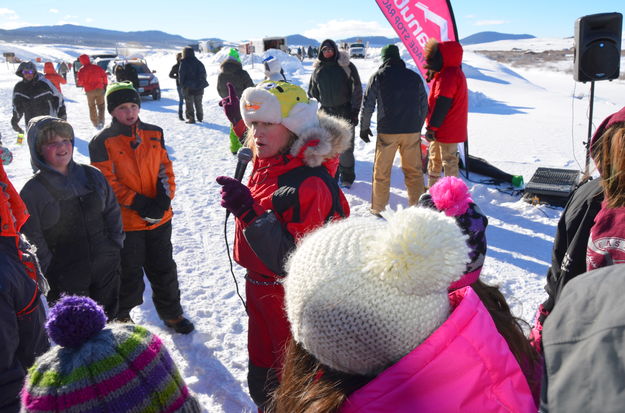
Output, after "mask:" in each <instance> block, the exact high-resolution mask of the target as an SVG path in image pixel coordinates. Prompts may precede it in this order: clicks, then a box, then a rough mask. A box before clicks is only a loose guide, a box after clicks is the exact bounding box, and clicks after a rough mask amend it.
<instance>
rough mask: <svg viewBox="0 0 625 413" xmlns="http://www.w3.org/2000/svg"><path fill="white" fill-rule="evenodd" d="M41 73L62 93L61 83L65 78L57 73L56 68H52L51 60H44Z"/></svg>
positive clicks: (64, 82) (64, 81)
mask: <svg viewBox="0 0 625 413" xmlns="http://www.w3.org/2000/svg"><path fill="white" fill-rule="evenodd" d="M43 73H44V76H45V77H46V79H48V80H49V81H50V82H52V84H53V85H54V86H55V87H56V88H57V89H58V90H59V92H60V93H63V91H62V90H61V85H64V84H66V83H67V80H65V78H64V77H63V76H61V75H59V74H58V73H57V72H56V70H54V65H53V64H52V62H46V63H45V64H44V65H43Z"/></svg>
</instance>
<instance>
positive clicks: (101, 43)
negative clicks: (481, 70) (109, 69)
mask: <svg viewBox="0 0 625 413" xmlns="http://www.w3.org/2000/svg"><path fill="white" fill-rule="evenodd" d="M532 38H534V36H532V35H529V34H506V33H498V32H480V33H475V34H472V35H471V36H467V37H465V38H464V39H461V40H460V42H461V43H462V44H463V45H470V44H477V43H488V42H494V41H497V40H517V39H532ZM286 39H287V43H288V44H289V45H294V46H316V47H318V46H319V44H320V42H319V41H318V40H315V39H311V38H309V37H306V36H302V35H301V34H292V35H290V36H286ZM0 40H2V41H5V42H10V43H12V42H22V43H48V44H49V43H52V44H55V43H56V44H69V45H86V46H97V47H115V46H120V45H122V46H123V45H124V44H125V45H129V44H133V43H134V44H140V45H143V46H149V47H156V48H178V47H182V46H187V45H190V44H193V43H197V42H198V40H196V39H187V38H184V37H182V36H179V35H176V34H169V33H165V32H162V31H159V30H144V31H134V32H122V31H118V30H106V29H98V28H95V27H85V26H77V25H73V24H64V25H59V26H34V27H22V28H19V29H13V30H1V29H0ZM203 40H206V39H203ZM209 40H217V41H219V40H221V39H218V38H211V39H209ZM334 40H335V41H336V42H339V43H342V42H346V43H354V42H362V43H365V44H367V43H368V44H369V46H373V47H381V46H384V45H387V44H389V43H398V42H399V38H398V37H394V38H390V37H383V36H362V37H349V38H346V39H334Z"/></svg>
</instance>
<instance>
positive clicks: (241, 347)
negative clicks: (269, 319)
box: [0, 39, 625, 413]
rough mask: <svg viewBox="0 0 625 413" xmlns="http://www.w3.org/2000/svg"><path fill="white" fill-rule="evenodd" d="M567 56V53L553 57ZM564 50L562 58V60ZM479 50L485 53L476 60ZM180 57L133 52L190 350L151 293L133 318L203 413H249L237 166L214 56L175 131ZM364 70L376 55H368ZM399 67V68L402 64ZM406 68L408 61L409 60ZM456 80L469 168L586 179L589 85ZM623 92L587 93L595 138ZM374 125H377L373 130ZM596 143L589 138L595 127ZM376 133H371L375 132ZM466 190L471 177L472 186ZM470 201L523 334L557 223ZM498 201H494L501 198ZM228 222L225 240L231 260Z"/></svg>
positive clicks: (6, 95)
mask: <svg viewBox="0 0 625 413" xmlns="http://www.w3.org/2000/svg"><path fill="white" fill-rule="evenodd" d="M552 41H553V39H547V40H545V41H541V39H532V42H531V43H528V42H527V41H519V43H515V42H507V43H506V45H507V46H506V47H509V48H513V47H518V48H523V49H525V48H532V50H537V51H540V50H545V49H546V48H547V49H548V48H549V47H551V45H546V44H545V43H546V42H552ZM563 43H564V44H568V39H565V40H564V41H561V42H556V43H555V44H556V45H557V46H553V47H554V48H560V47H561V46H559V44H563ZM563 47H567V46H563ZM0 48H2V50H3V51H13V52H15V53H16V55H17V56H19V57H20V58H22V59H34V58H36V57H41V58H43V60H44V61H45V60H46V59H50V60H53V61H56V60H58V59H65V60H74V59H75V58H76V57H77V56H78V55H79V54H81V53H84V52H87V53H90V54H91V53H98V52H99V53H101V52H106V50H100V49H88V48H79V47H74V46H60V45H43V46H42V45H16V44H6V43H0ZM483 49H488V47H484V48H483ZM176 52H177V50H144V51H142V53H143V54H144V56H145V57H146V59H147V60H148V64H149V66H150V68H151V69H153V70H156V74H157V76H158V77H159V80H160V84H161V88H162V99H161V100H160V101H152V99H151V98H149V97H147V98H144V99H143V103H142V108H141V115H140V116H141V119H143V120H144V121H146V122H149V123H155V124H157V125H159V126H161V127H162V128H163V129H164V131H165V142H166V144H167V147H168V150H169V153H170V156H171V158H172V160H173V162H174V170H175V173H176V180H177V193H176V198H175V200H174V201H173V208H174V213H175V217H174V221H173V228H174V233H173V245H174V254H175V259H176V262H177V263H178V272H179V279H180V284H181V290H182V301H183V307H184V309H185V312H186V314H187V316H189V317H190V318H191V319H192V320H193V321H194V323H195V326H196V331H195V332H194V333H192V334H191V335H189V336H181V335H174V334H172V333H171V332H170V331H169V330H167V329H166V328H164V327H163V325H162V323H161V322H160V320H159V319H158V317H157V314H156V311H155V310H154V307H153V305H152V302H151V298H150V297H151V291H150V289H149V287H148V288H147V290H146V293H145V295H144V300H145V303H144V304H143V305H142V306H141V307H140V308H137V309H135V310H134V311H133V313H132V317H133V319H134V320H135V321H136V322H138V323H141V324H144V325H146V326H148V327H149V328H150V329H151V330H153V331H154V332H156V333H157V334H159V335H160V336H161V337H162V338H163V339H164V341H165V342H166V344H167V346H168V348H169V349H170V351H171V353H172V355H173V357H174V359H175V360H176V362H177V364H178V366H179V367H180V369H181V371H182V374H183V376H184V377H185V378H186V380H187V383H188V384H189V386H190V387H191V389H192V390H193V391H194V392H195V393H196V394H197V395H198V398H199V401H200V402H201V404H202V405H203V406H204V407H205V409H206V411H207V412H227V413H235V412H237V413H238V412H242V411H254V410H255V409H254V405H253V403H252V401H251V399H250V397H249V396H248V394H247V386H246V373H247V352H246V341H247V328H246V325H247V319H246V315H245V311H244V308H243V306H242V304H241V302H240V300H239V298H238V297H237V295H236V292H235V284H234V281H233V278H232V275H231V274H230V269H229V268H230V267H229V265H230V264H229V261H228V256H227V254H226V245H225V242H224V217H225V212H224V210H223V209H222V208H221V207H220V205H219V201H220V198H219V186H218V185H217V184H216V183H215V177H216V176H218V175H232V174H233V173H234V169H235V159H234V158H233V157H232V155H231V154H230V152H229V150H228V122H227V120H226V118H225V116H224V115H223V113H222V110H221V108H220V107H219V106H218V105H217V102H218V101H219V97H218V95H217V91H216V84H217V81H216V78H217V74H218V73H219V62H220V61H221V60H222V59H223V56H222V55H216V56H212V55H210V56H208V55H207V56H200V59H201V60H202V61H203V62H204V64H205V65H206V68H207V72H208V76H209V79H208V81H209V83H210V86H209V87H208V88H207V89H206V92H205V95H204V111H205V115H204V122H203V123H198V124H195V125H187V124H185V123H184V122H181V121H180V120H178V117H177V113H176V112H177V108H178V106H177V105H178V102H177V99H178V96H177V92H176V88H175V83H174V81H173V79H169V78H168V77H167V74H168V73H169V70H170V68H171V66H172V65H173V64H174V63H175V53H176ZM369 52H370V56H374V55H375V56H377V55H378V54H379V53H378V51H375V50H370V51H369ZM403 53H404V57H405V58H408V56H407V54H406V52H405V50H403ZM279 58H280V59H281V60H282V61H283V66H284V67H285V72H286V74H287V78H288V79H290V80H291V81H293V82H294V83H296V84H299V85H300V86H303V87H304V88H306V87H307V85H308V80H309V78H310V74H311V71H312V61H310V60H305V61H304V62H303V64H302V63H300V62H299V61H298V60H297V59H295V58H293V57H290V56H287V55H286V54H281V55H280V56H279ZM260 62H261V57H259V56H256V58H255V59H254V62H253V66H252V59H251V58H250V57H246V58H245V59H244V65H245V69H246V70H248V71H249V72H250V75H251V76H252V79H253V80H254V81H255V82H258V81H260V80H261V79H262V78H263V72H262V64H261V63H260ZM409 62H412V60H409ZM354 63H355V64H356V66H357V67H358V70H359V72H360V76H361V78H362V80H363V84H364V85H366V83H367V81H368V79H369V77H370V76H371V75H372V74H373V73H374V72H375V70H376V69H377V67H378V66H379V65H380V59H379V57H375V58H368V59H359V60H355V61H354ZM15 68H16V66H13V65H11V64H6V63H0V101H1V102H4V104H3V106H2V109H1V110H0V133H2V137H3V138H2V141H3V143H4V145H5V146H7V147H9V148H10V149H11V150H12V151H13V153H14V161H13V163H12V164H11V165H9V166H8V167H6V169H7V172H8V174H9V177H10V178H11V179H12V181H13V183H14V184H15V186H16V187H17V188H18V190H19V189H21V187H22V186H23V184H24V183H25V182H26V180H28V179H29V177H30V176H31V173H32V171H31V169H30V163H29V153H28V148H27V146H26V145H25V144H24V145H18V144H17V143H16V139H15V133H14V132H13V131H12V129H11V126H10V122H9V120H10V117H11V93H12V88H13V85H14V84H15V82H17V80H18V78H17V77H16V76H15V74H14V71H15ZM464 70H465V73H466V75H467V78H468V83H469V89H470V92H471V93H470V106H469V112H470V113H469V139H470V151H471V153H472V154H473V155H476V156H479V157H482V158H485V159H487V160H488V161H489V162H491V163H492V164H494V165H495V166H497V167H499V168H501V169H503V170H504V171H506V172H509V173H512V174H515V175H523V176H524V178H525V182H528V181H529V180H530V178H531V177H532V175H533V173H534V171H535V170H536V168H537V167H541V166H543V167H554V168H568V169H578V170H579V169H583V165H584V154H585V149H584V145H583V141H584V140H585V139H586V135H587V129H588V106H589V90H590V87H589V85H588V84H579V83H576V82H574V80H573V78H572V76H571V75H570V74H563V73H559V72H554V71H548V70H545V69H541V68H540V67H534V68H531V69H527V70H525V69H523V70H520V69H514V70H513V69H511V68H510V67H507V66H504V65H502V64H499V63H497V62H494V61H491V60H488V59H486V58H485V57H483V56H480V55H478V54H475V53H473V52H471V51H466V52H465V57H464ZM68 80H69V84H68V85H64V86H63V92H64V94H65V96H66V101H67V113H68V120H69V121H70V122H71V124H72V125H73V126H74V130H75V132H76V146H75V152H74V154H75V155H74V159H75V160H76V161H78V162H85V163H88V161H89V157H88V150H87V144H88V142H89V140H90V139H91V138H92V136H93V135H94V133H95V130H94V129H93V128H92V126H91V123H90V121H89V116H88V108H87V104H86V98H85V96H84V93H83V91H82V89H79V88H76V87H75V85H74V84H73V77H72V76H69V78H68ZM623 96H625V82H623V81H613V82H598V83H597V84H596V87H595V104H594V114H593V120H594V122H593V123H594V125H595V126H596V125H598V124H599V123H600V122H601V120H602V119H603V118H604V117H605V116H607V115H608V114H610V113H612V112H615V111H616V110H618V109H620V108H621V107H622V105H623V104H624V103H625V102H623ZM374 120H375V116H374ZM593 130H594V126H593ZM374 132H375V131H374ZM374 148H375V146H374V144H373V143H369V144H365V143H364V142H362V141H360V139H358V138H356V149H355V153H356V159H357V164H356V175H357V180H356V182H355V184H354V186H353V187H352V188H351V189H350V190H348V191H347V192H346V194H347V197H348V200H349V202H350V205H351V208H352V215H358V216H367V215H368V212H367V210H368V207H369V200H370V192H371V175H372V165H373V164H372V162H373V154H374ZM471 178H472V179H476V178H477V176H475V175H472V176H471ZM467 183H468V184H469V186H470V188H471V192H472V194H473V198H474V200H475V201H476V203H478V204H479V205H480V206H481V208H482V210H483V211H484V213H486V214H487V215H488V217H489V221H490V222H489V226H488V231H487V236H488V243H489V249H488V255H487V259H486V263H485V266H484V270H483V272H482V277H483V279H484V280H485V281H487V282H490V283H494V284H498V285H500V287H501V288H502V290H503V292H504V294H505V295H506V297H507V298H508V301H509V302H510V304H511V306H512V308H513V311H514V312H515V313H516V314H517V315H519V316H520V317H522V318H524V319H525V320H528V321H531V318H532V315H533V313H534V311H535V309H536V307H537V306H538V304H539V303H540V302H542V301H543V299H544V292H543V285H544V276H545V273H546V271H547V268H548V266H549V262H550V254H551V246H552V242H553V236H554V233H555V226H556V223H557V220H558V218H559V216H560V213H561V209H558V208H549V207H545V206H539V207H536V206H532V205H530V204H527V203H525V202H523V201H521V200H520V199H519V196H515V195H510V194H508V193H505V191H504V192H502V191H500V190H498V188H495V187H493V186H489V185H486V184H482V183H475V182H467ZM391 186H392V188H391V191H392V192H391V201H390V202H391V207H393V208H396V207H397V206H398V205H406V202H407V198H406V192H405V190H404V186H403V176H402V173H401V170H400V168H399V161H398V159H396V163H395V167H394V169H393V175H392V184H391ZM501 189H504V188H501ZM232 233H233V222H232V220H230V222H228V226H227V234H228V240H229V243H230V246H232ZM234 273H235V274H236V278H237V280H238V283H239V287H240V290H241V293H242V294H243V293H244V288H243V286H244V279H243V274H244V272H243V270H242V269H241V268H238V267H237V266H236V264H235V266H234Z"/></svg>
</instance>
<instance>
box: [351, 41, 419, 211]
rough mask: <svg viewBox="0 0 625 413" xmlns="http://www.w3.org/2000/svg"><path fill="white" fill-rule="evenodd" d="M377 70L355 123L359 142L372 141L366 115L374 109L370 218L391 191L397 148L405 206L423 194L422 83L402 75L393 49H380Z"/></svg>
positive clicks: (403, 66)
mask: <svg viewBox="0 0 625 413" xmlns="http://www.w3.org/2000/svg"><path fill="white" fill-rule="evenodd" d="M382 62H383V63H382V66H380V68H379V69H378V71H377V72H376V73H374V74H373V76H371V79H370V80H369V85H368V86H367V90H366V91H365V99H364V103H363V108H362V115H361V117H360V138H361V139H362V140H363V141H365V142H369V136H372V135H373V134H372V133H371V129H370V125H371V115H372V114H373V111H374V109H375V106H376V104H377V106H378V139H377V142H376V147H375V159H374V164H373V188H372V191H371V213H373V214H376V215H378V214H380V212H382V211H383V210H384V208H386V205H387V204H388V199H389V193H390V186H391V168H392V167H393V159H394V158H395V152H396V151H397V149H398V148H399V154H400V156H401V168H402V170H403V171H404V182H405V183H406V190H407V191H408V206H412V205H415V204H416V203H417V201H418V200H419V197H420V196H421V194H423V192H424V185H423V170H422V168H421V127H422V126H423V122H424V121H425V115H426V114H427V110H428V104H427V95H426V93H425V88H424V87H423V81H422V80H421V77H419V75H418V74H416V73H415V72H414V71H412V70H410V69H407V68H406V64H405V63H404V61H403V60H402V59H401V58H400V57H399V49H398V48H397V46H395V45H394V44H390V45H388V46H385V47H383V48H382Z"/></svg>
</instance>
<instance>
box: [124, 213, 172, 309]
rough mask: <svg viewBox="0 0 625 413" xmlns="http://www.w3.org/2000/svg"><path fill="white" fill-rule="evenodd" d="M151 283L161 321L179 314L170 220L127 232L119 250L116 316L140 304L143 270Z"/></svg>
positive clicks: (153, 297) (153, 298)
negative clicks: (145, 228)
mask: <svg viewBox="0 0 625 413" xmlns="http://www.w3.org/2000/svg"><path fill="white" fill-rule="evenodd" d="M144 271H145V275H146V276H147V278H148V280H149V281H150V285H151V286H152V301H154V306H155V307H156V311H157V312H158V315H159V317H160V318H161V319H162V320H171V319H175V318H177V317H179V316H180V315H182V307H181V305H180V289H179V287H178V271H177V269H176V262H175V261H174V259H173V255H172V246H171V220H170V221H169V222H167V223H165V224H163V225H161V226H160V227H158V228H155V229H152V230H145V231H128V232H126V239H125V240H124V248H123V249H122V279H121V288H120V294H119V312H118V317H119V318H123V317H128V315H129V314H130V310H132V309H133V308H134V307H136V306H138V305H141V304H142V303H143V291H144V289H145V284H144V282H143V273H144Z"/></svg>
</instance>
